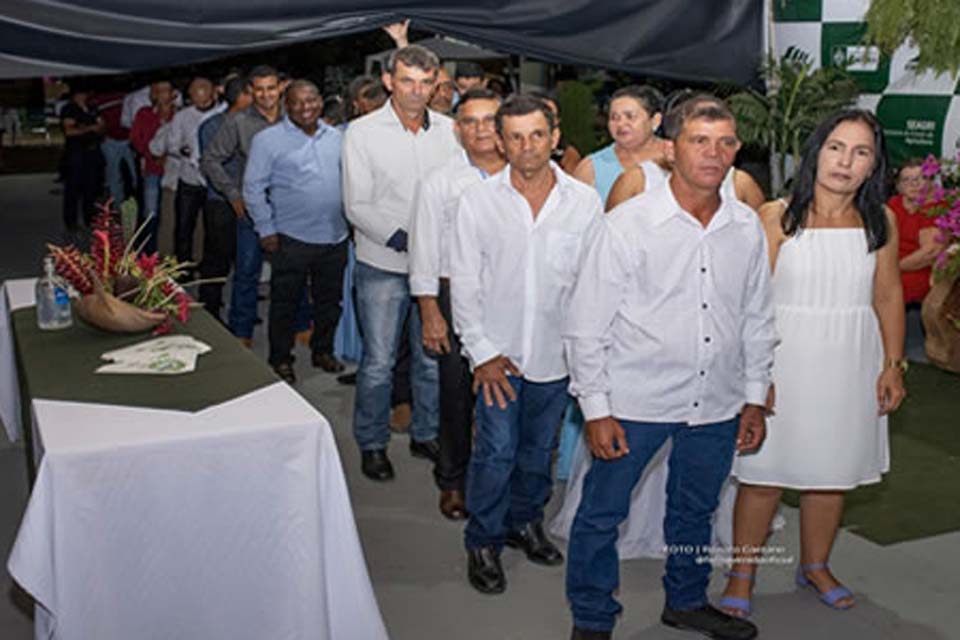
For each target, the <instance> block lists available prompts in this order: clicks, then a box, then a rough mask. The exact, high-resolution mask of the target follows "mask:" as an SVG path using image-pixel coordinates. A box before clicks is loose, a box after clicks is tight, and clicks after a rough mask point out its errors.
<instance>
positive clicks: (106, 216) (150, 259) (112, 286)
mask: <svg viewBox="0 0 960 640" xmlns="http://www.w3.org/2000/svg"><path fill="white" fill-rule="evenodd" d="M145 226H146V225H144V226H142V227H140V228H139V229H137V231H136V232H135V233H134V234H133V236H132V237H131V238H130V240H129V241H127V242H124V235H123V225H122V222H121V220H120V216H119V214H118V213H116V212H115V211H113V210H112V209H111V202H110V201H107V203H106V204H104V205H98V213H97V215H96V217H95V218H94V221H93V231H92V232H91V235H90V251H89V252H87V253H84V252H82V251H80V250H79V249H78V248H77V247H75V246H73V245H67V246H65V247H60V246H57V245H53V244H48V245H47V249H48V250H49V251H50V255H51V256H52V257H53V261H54V266H55V268H56V271H57V273H58V274H59V275H60V276H61V277H62V278H64V279H65V280H66V281H67V282H69V283H70V284H71V285H72V286H73V288H74V289H76V291H77V292H78V293H79V294H80V295H81V296H82V297H83V298H82V299H90V298H91V297H93V296H98V297H100V298H102V299H105V300H107V301H108V302H107V306H110V307H112V309H114V310H115V309H117V308H119V307H120V306H121V305H118V304H116V300H119V301H123V302H126V303H128V304H130V305H132V306H133V307H135V308H136V309H139V310H142V311H145V312H148V313H147V314H141V318H146V319H148V320H152V321H153V322H152V323H151V324H154V325H156V326H155V328H154V333H155V334H158V335H159V334H164V333H167V332H169V331H170V329H171V328H172V327H173V319H174V318H176V319H177V320H179V321H180V322H181V323H185V322H186V321H187V319H188V318H189V317H190V304H191V302H192V300H191V298H190V296H189V295H187V293H186V292H185V291H184V290H183V288H182V287H181V286H179V285H178V284H177V280H178V279H179V278H181V277H182V276H183V275H184V274H185V273H186V272H187V269H188V268H189V267H190V266H192V265H191V264H190V263H182V262H177V260H176V258H174V257H172V256H164V257H162V258H161V257H160V256H159V254H156V253H154V254H152V255H146V254H144V253H142V249H143V245H144V244H145V241H144V242H143V243H141V244H140V246H139V247H136V248H135V247H134V242H136V240H137V238H138V236H139V235H140V234H141V233H142V232H143V230H144V228H145ZM111 296H112V297H113V298H115V299H116V300H110V299H109V298H110V297H111ZM105 328H112V327H105ZM136 328H142V327H140V326H137V327H136ZM121 330H122V329H121Z"/></svg>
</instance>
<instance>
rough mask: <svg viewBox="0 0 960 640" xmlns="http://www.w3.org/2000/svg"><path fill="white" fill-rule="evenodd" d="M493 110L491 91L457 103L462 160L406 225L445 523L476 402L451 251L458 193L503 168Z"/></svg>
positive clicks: (462, 471) (433, 182) (428, 188)
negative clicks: (455, 311) (434, 401)
mask: <svg viewBox="0 0 960 640" xmlns="http://www.w3.org/2000/svg"><path fill="white" fill-rule="evenodd" d="M499 107H500V97H499V96H498V95H497V94H495V93H493V92H492V91H490V90H489V89H472V90H470V91H468V92H467V93H465V94H464V95H463V97H462V98H461V99H460V103H459V104H458V105H457V114H456V119H455V122H454V128H455V131H456V133H457V137H458V138H459V139H460V144H462V145H463V150H464V153H463V154H462V156H461V157H460V158H458V159H457V161H456V162H451V163H450V164H449V165H448V166H446V167H441V168H440V169H438V170H437V171H435V172H434V173H432V174H430V176H429V177H428V178H427V179H426V180H424V181H423V183H422V184H421V185H420V193H419V197H418V198H417V206H416V207H415V209H414V211H413V217H412V218H411V220H410V293H411V294H413V295H414V296H416V298H417V302H418V303H419V306H420V317H421V318H422V320H423V345H424V347H426V349H427V351H430V352H432V353H435V354H437V355H438V358H437V360H438V362H439V368H440V437H439V443H440V455H439V458H438V459H437V464H436V466H435V467H434V470H433V476H434V479H435V480H436V482H437V487H438V488H439V489H440V512H441V513H442V514H443V515H444V516H446V517H447V518H450V519H451V520H462V519H463V518H465V517H466V505H465V503H464V494H463V489H464V479H465V477H466V473H467V462H468V461H469V460H470V441H471V437H470V430H471V425H472V423H473V401H474V398H473V392H472V390H471V388H470V387H471V383H472V379H471V376H470V366H469V364H468V362H467V360H466V359H465V358H464V357H463V355H462V354H461V353H460V340H459V338H457V335H456V333H454V332H453V327H452V316H451V310H450V244H451V242H452V241H453V237H452V236H453V219H454V216H455V215H456V212H457V203H458V201H459V200H460V196H461V194H463V191H464V190H465V189H466V188H468V187H470V186H472V185H475V184H477V183H479V182H482V181H483V180H486V179H487V178H489V177H490V176H492V175H494V174H496V173H499V172H500V170H501V169H503V166H504V164H505V163H506V161H505V160H504V158H503V154H502V153H501V152H500V149H499V147H498V144H497V142H498V138H497V132H496V129H495V119H496V114H497V109H498V108H499Z"/></svg>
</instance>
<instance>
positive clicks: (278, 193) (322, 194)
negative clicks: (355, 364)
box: [243, 80, 348, 384]
mask: <svg viewBox="0 0 960 640" xmlns="http://www.w3.org/2000/svg"><path fill="white" fill-rule="evenodd" d="M286 107H287V115H286V116H285V117H284V118H283V119H282V120H281V121H280V122H278V123H277V124H275V125H273V126H271V127H268V128H266V129H264V130H263V131H261V132H260V133H258V134H257V135H256V136H254V138H253V143H252V145H251V147H250V157H249V159H248V160H247V167H246V171H245V173H244V178H243V199H244V202H245V204H246V207H247V211H248V213H249V214H250V217H251V219H252V220H253V223H254V227H255V228H256V231H257V234H258V235H259V236H260V246H261V247H262V248H263V250H264V251H265V252H266V253H267V254H268V255H270V256H271V259H270V262H271V266H272V277H271V280H270V314H269V323H270V326H269V336H270V365H271V366H272V367H273V369H274V371H276V373H277V375H279V376H280V377H281V378H282V379H284V380H285V381H287V382H289V383H291V384H293V383H294V382H295V381H296V379H295V377H294V373H293V366H292V363H293V357H292V355H291V353H290V352H291V350H292V348H293V341H294V321H295V317H296V312H297V306H298V303H299V300H300V295H301V293H302V291H303V287H304V284H305V283H306V281H307V280H308V279H309V282H310V291H311V297H312V299H313V336H312V337H311V340H310V348H311V350H312V352H313V366H315V367H319V368H321V369H323V370H324V371H328V372H337V371H342V370H343V365H342V364H341V363H340V362H338V361H337V360H336V358H334V356H333V335H334V331H335V330H336V326H337V322H338V321H339V319H340V302H341V298H342V283H343V270H344V267H345V266H346V263H347V235H348V231H347V222H346V220H345V219H344V217H343V206H342V200H341V192H340V143H341V134H340V132H339V131H337V130H336V129H334V128H333V127H330V126H329V125H327V124H325V123H324V122H323V120H322V119H321V118H320V113H321V111H322V108H323V101H322V99H321V97H320V92H319V91H318V90H317V87H316V85H314V84H313V83H312V82H309V81H307V80H297V81H295V82H293V83H292V84H291V85H290V87H289V88H288V89H287V94H286Z"/></svg>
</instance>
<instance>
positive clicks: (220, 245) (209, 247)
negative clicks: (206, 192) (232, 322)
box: [197, 199, 237, 322]
mask: <svg viewBox="0 0 960 640" xmlns="http://www.w3.org/2000/svg"><path fill="white" fill-rule="evenodd" d="M236 253H237V216H236V214H234V212H233V207H231V206H230V203H229V202H227V201H226V200H213V199H210V200H207V204H206V205H205V206H204V208H203V260H201V261H200V277H201V278H202V279H204V280H206V279H207V278H226V277H227V274H229V273H230V267H231V266H233V261H234V258H235V257H236ZM223 284H224V283H223V282H209V283H204V284H201V285H200V289H199V291H198V292H197V297H198V298H199V299H200V302H202V303H203V306H204V307H205V308H206V310H207V311H209V312H210V315H212V316H213V317H214V318H216V319H218V320H220V321H221V322H222V321H223V319H222V318H220V307H221V306H222V305H223Z"/></svg>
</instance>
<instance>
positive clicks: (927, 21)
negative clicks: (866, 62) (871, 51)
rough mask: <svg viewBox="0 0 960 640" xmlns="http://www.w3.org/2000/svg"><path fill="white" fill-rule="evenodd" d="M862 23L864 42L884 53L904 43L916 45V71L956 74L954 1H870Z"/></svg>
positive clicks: (958, 28) (958, 37)
mask: <svg viewBox="0 0 960 640" xmlns="http://www.w3.org/2000/svg"><path fill="white" fill-rule="evenodd" d="M865 20H866V23H867V35H866V39H867V42H869V43H870V44H874V45H876V46H878V47H880V49H881V50H883V51H884V52H885V53H887V54H891V53H893V51H895V50H896V49H897V48H898V47H899V46H900V45H902V44H904V43H905V42H909V43H911V44H913V45H914V46H916V47H917V50H918V51H919V53H918V55H917V57H916V59H915V60H914V62H915V63H916V69H917V71H918V72H924V71H934V72H936V73H937V74H940V73H953V74H956V73H958V72H960V2H957V0H871V2H870V9H869V10H868V11H867V15H866V17H865Z"/></svg>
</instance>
